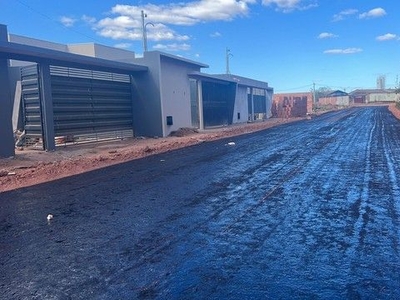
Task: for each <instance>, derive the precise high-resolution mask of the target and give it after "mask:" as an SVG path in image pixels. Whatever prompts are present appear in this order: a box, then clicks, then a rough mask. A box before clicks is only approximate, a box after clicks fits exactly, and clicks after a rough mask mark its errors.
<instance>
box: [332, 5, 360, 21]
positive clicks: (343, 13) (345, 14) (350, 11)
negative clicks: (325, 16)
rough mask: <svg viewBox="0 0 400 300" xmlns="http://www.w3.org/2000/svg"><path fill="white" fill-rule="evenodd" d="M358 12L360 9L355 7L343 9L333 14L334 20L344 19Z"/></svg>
mask: <svg viewBox="0 0 400 300" xmlns="http://www.w3.org/2000/svg"><path fill="white" fill-rule="evenodd" d="M356 13H358V10H357V9H354V8H349V9H346V10H342V11H341V12H340V13H338V14H335V15H333V22H338V21H342V20H344V19H346V18H347V17H349V16H352V15H355V14H356Z"/></svg>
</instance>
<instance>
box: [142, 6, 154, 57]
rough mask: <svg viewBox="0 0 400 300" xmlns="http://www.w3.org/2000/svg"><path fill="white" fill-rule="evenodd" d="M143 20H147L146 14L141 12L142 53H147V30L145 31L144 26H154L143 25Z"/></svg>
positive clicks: (149, 23)
mask: <svg viewBox="0 0 400 300" xmlns="http://www.w3.org/2000/svg"><path fill="white" fill-rule="evenodd" d="M144 18H147V14H145V13H144V11H143V10H142V35H143V37H142V38H143V53H144V52H147V29H146V26H147V25H151V26H153V27H154V24H153V23H151V22H148V23H145V22H144Z"/></svg>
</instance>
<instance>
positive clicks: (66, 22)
mask: <svg viewBox="0 0 400 300" xmlns="http://www.w3.org/2000/svg"><path fill="white" fill-rule="evenodd" d="M60 22H61V23H62V24H63V25H64V26H65V27H72V26H74V24H75V22H76V19H74V18H70V17H66V16H62V17H61V18H60Z"/></svg>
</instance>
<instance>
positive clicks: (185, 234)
mask: <svg viewBox="0 0 400 300" xmlns="http://www.w3.org/2000/svg"><path fill="white" fill-rule="evenodd" d="M229 142H234V143H229ZM398 161H400V122H399V121H398V120H396V119H395V118H394V117H393V116H392V115H391V114H390V113H389V111H388V110H387V108H386V107H368V108H353V109H348V110H343V111H337V112H332V113H328V114H325V115H322V116H319V117H317V118H315V119H313V120H305V121H299V122H295V123H291V124H286V125H282V126H279V127H275V128H271V129H268V130H266V131H261V132H258V133H254V134H250V135H246V136H240V137H236V138H234V139H233V138H231V139H226V140H217V141H213V142H208V143H202V144H199V145H195V146H191V147H188V148H184V149H180V150H175V151H171V152H168V153H164V154H160V155H155V156H151V157H148V158H144V159H141V160H136V161H131V162H128V163H122V164H117V165H114V166H111V167H109V168H105V169H100V170H94V171H91V172H88V173H84V174H81V175H78V176H74V177H69V178H64V179H60V180H57V181H54V182H51V183H47V184H42V185H36V186H32V187H29V188H24V189H18V190H14V191H10V192H4V193H2V194H0V197H1V199H0V224H1V228H0V264H1V267H2V272H1V273H0V284H1V286H0V292H1V295H4V296H5V297H6V298H7V299H21V298H29V299H32V298H33V299H68V298H73V299H154V298H155V299H224V298H225V299H226V298H229V299H265V298H267V299H268V298H270V299H288V298H290V299H304V298H307V299H309V298H323V299H343V298H355V299H357V298H361V299H366V298H370V299H377V298H379V299H383V298H384V299H398V298H399V297H400V284H399V282H400V251H399V250H400V249H399V247H400V219H399V218H400V187H399V186H400V181H399V179H400V165H399V164H398V163H397V162H398ZM48 214H53V215H54V218H53V219H51V220H49V221H48V220H47V219H46V217H47V215H48Z"/></svg>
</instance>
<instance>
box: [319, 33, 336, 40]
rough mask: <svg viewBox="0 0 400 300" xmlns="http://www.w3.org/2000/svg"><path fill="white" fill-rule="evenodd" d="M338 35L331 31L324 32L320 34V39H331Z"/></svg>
mask: <svg viewBox="0 0 400 300" xmlns="http://www.w3.org/2000/svg"><path fill="white" fill-rule="evenodd" d="M336 37H338V35H336V34H333V33H330V32H322V33H320V34H319V35H318V38H319V39H330V38H336Z"/></svg>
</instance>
